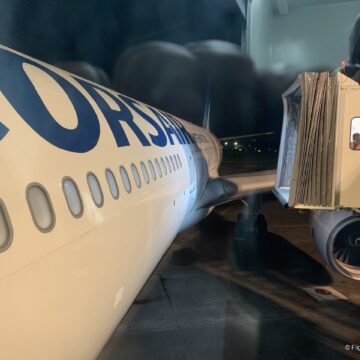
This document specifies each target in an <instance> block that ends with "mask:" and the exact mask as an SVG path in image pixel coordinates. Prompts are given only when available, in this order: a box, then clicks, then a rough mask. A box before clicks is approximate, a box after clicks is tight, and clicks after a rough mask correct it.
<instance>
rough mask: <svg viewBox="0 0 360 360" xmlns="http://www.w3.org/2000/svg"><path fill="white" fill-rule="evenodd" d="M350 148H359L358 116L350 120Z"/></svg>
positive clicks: (359, 125)
mask: <svg viewBox="0 0 360 360" xmlns="http://www.w3.org/2000/svg"><path fill="white" fill-rule="evenodd" d="M350 149H351V150H360V118H359V117H357V118H353V119H352V120H351V133H350Z"/></svg>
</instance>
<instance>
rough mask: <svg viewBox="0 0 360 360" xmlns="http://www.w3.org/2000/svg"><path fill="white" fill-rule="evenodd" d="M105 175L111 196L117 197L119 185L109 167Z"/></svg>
mask: <svg viewBox="0 0 360 360" xmlns="http://www.w3.org/2000/svg"><path fill="white" fill-rule="evenodd" d="M105 176H106V180H107V182H108V185H109V189H110V192H111V195H112V197H113V198H114V199H118V198H119V187H118V184H117V182H116V179H115V175H114V173H113V172H112V171H111V170H110V169H106V171H105Z"/></svg>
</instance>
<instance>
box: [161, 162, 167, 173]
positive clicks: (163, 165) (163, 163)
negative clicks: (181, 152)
mask: <svg viewBox="0 0 360 360" xmlns="http://www.w3.org/2000/svg"><path fill="white" fill-rule="evenodd" d="M160 162H161V168H162V171H163V173H164V175H167V170H166V166H165V161H164V158H160Z"/></svg>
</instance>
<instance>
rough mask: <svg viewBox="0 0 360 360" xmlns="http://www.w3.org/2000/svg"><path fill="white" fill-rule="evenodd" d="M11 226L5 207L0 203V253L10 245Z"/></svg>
mask: <svg viewBox="0 0 360 360" xmlns="http://www.w3.org/2000/svg"><path fill="white" fill-rule="evenodd" d="M11 237H12V232H11V225H10V222H9V218H8V216H7V212H6V209H5V207H4V206H3V205H2V204H1V203H0V252H1V251H4V250H6V249H7V248H8V247H9V245H10V243H11Z"/></svg>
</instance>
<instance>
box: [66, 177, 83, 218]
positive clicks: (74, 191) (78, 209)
mask: <svg viewBox="0 0 360 360" xmlns="http://www.w3.org/2000/svg"><path fill="white" fill-rule="evenodd" d="M62 186H63V191H64V195H65V199H66V202H67V205H68V207H69V210H70V212H71V214H72V215H73V216H75V217H80V216H81V215H82V213H83V211H84V207H83V204H82V201H81V197H80V193H79V190H78V188H77V185H76V184H75V182H74V181H73V180H72V179H70V178H65V179H63V183H62Z"/></svg>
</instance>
